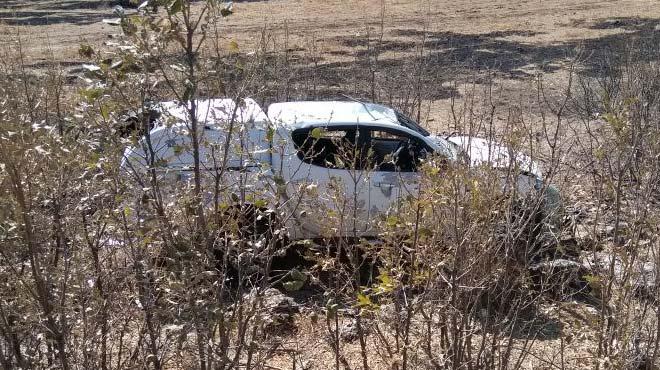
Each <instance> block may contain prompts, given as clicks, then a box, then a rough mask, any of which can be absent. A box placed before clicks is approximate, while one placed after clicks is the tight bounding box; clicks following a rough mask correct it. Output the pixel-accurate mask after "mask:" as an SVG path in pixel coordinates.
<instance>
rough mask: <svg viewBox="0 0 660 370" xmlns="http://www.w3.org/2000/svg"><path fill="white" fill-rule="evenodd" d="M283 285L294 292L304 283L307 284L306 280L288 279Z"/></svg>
mask: <svg viewBox="0 0 660 370" xmlns="http://www.w3.org/2000/svg"><path fill="white" fill-rule="evenodd" d="M282 285H283V286H284V289H286V290H287V291H289V292H293V291H296V290H299V289H300V288H302V287H303V285H305V282H304V281H302V280H293V281H287V282H285V283H283V284H282Z"/></svg>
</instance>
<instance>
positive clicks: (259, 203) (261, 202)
mask: <svg viewBox="0 0 660 370" xmlns="http://www.w3.org/2000/svg"><path fill="white" fill-rule="evenodd" d="M267 205H268V201H267V200H265V199H257V200H255V201H254V206H255V207H257V208H264V207H266V206H267Z"/></svg>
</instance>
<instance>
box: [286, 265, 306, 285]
mask: <svg viewBox="0 0 660 370" xmlns="http://www.w3.org/2000/svg"><path fill="white" fill-rule="evenodd" d="M289 276H291V278H292V279H293V280H298V281H303V282H304V281H307V275H305V274H303V273H302V272H300V271H299V270H298V269H297V268H293V269H292V270H291V271H289Z"/></svg>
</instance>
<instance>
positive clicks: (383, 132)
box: [367, 128, 428, 172]
mask: <svg viewBox="0 0 660 370" xmlns="http://www.w3.org/2000/svg"><path fill="white" fill-rule="evenodd" d="M368 133H369V135H368V139H369V140H368V145H367V147H368V151H369V153H370V154H371V155H370V157H369V159H370V162H371V164H372V166H373V168H374V169H375V170H377V171H386V172H395V171H399V172H415V171H417V167H418V166H419V164H420V162H421V160H423V159H425V158H426V156H427V153H428V148H427V146H426V144H425V143H423V142H422V141H421V140H420V139H419V138H416V137H414V136H410V135H408V134H406V133H404V132H400V131H396V130H393V129H380V128H377V129H369V130H368Z"/></svg>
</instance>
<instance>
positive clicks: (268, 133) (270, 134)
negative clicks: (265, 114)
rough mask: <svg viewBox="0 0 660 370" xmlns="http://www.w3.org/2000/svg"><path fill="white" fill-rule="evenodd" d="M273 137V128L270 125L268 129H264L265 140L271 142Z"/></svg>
mask: <svg viewBox="0 0 660 370" xmlns="http://www.w3.org/2000/svg"><path fill="white" fill-rule="evenodd" d="M273 137H275V129H274V128H272V127H269V128H268V131H266V141H268V142H271V141H273Z"/></svg>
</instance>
